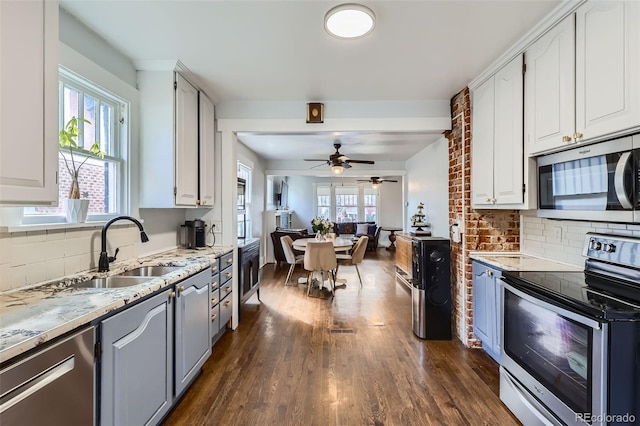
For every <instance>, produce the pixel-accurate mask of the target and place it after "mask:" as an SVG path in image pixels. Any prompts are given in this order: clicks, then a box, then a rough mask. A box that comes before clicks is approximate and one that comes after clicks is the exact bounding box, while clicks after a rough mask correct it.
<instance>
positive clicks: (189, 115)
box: [175, 73, 198, 206]
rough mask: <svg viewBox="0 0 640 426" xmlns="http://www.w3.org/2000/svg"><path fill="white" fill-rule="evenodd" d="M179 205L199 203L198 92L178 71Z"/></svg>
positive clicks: (176, 168)
mask: <svg viewBox="0 0 640 426" xmlns="http://www.w3.org/2000/svg"><path fill="white" fill-rule="evenodd" d="M175 112H176V118H175V127H176V139H175V145H176V147H175V152H176V160H175V178H176V182H175V184H176V190H175V192H176V201H175V203H176V206H195V205H197V204H198V91H197V90H196V88H195V87H193V86H192V85H191V84H189V82H188V81H187V80H185V79H184V78H183V77H182V76H181V75H180V74H178V73H176V107H175Z"/></svg>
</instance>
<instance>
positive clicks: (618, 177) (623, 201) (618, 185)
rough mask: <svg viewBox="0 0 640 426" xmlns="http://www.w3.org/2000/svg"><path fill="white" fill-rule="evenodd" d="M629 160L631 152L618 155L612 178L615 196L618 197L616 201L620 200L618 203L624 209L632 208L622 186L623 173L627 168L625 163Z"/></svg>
mask: <svg viewBox="0 0 640 426" xmlns="http://www.w3.org/2000/svg"><path fill="white" fill-rule="evenodd" d="M629 160H631V152H625V153H623V154H622V155H621V156H620V159H619V160H618V164H616V172H615V175H614V179H613V186H614V187H615V190H616V196H617V197H618V201H620V205H621V206H622V208H624V209H625V210H631V209H632V208H633V204H631V200H629V197H628V196H627V191H625V187H624V174H625V170H626V169H627V165H628V164H629Z"/></svg>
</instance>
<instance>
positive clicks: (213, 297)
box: [211, 289, 220, 308]
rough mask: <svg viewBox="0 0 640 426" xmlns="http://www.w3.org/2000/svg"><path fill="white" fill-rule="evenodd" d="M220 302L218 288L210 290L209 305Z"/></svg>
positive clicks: (212, 305)
mask: <svg viewBox="0 0 640 426" xmlns="http://www.w3.org/2000/svg"><path fill="white" fill-rule="evenodd" d="M218 303H220V289H215V290H214V291H212V292H211V307H212V308H213V307H214V306H216V305H218Z"/></svg>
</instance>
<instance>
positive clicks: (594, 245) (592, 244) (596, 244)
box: [589, 240, 602, 251]
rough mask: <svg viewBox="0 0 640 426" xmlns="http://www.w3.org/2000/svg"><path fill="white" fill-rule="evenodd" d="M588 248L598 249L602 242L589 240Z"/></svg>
mask: <svg viewBox="0 0 640 426" xmlns="http://www.w3.org/2000/svg"><path fill="white" fill-rule="evenodd" d="M589 248H590V249H591V250H596V251H598V250H600V249H601V248H602V243H601V242H600V241H596V240H591V242H590V243H589Z"/></svg>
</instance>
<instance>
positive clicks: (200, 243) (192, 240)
mask: <svg viewBox="0 0 640 426" xmlns="http://www.w3.org/2000/svg"><path fill="white" fill-rule="evenodd" d="M180 227H181V228H182V232H181V241H180V244H181V245H182V247H184V248H187V249H198V248H204V247H206V243H205V235H206V227H207V224H206V223H205V222H204V220H202V219H195V220H186V221H185V222H184V225H180Z"/></svg>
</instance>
